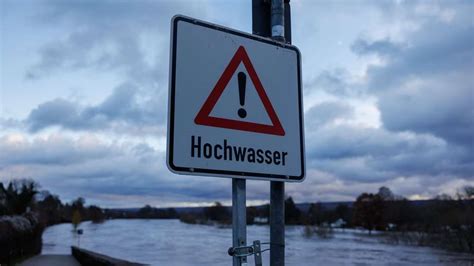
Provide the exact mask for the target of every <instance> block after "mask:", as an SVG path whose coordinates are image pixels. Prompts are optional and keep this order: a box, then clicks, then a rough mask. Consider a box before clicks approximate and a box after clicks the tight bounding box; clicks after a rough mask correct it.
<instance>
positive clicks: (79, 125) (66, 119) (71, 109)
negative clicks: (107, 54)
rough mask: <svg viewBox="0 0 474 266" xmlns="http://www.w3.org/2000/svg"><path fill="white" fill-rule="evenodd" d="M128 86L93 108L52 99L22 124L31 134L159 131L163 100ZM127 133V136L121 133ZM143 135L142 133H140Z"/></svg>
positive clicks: (160, 97)
mask: <svg viewBox="0 0 474 266" xmlns="http://www.w3.org/2000/svg"><path fill="white" fill-rule="evenodd" d="M143 96H144V95H142V93H140V92H139V91H138V88H137V87H135V86H134V85H131V84H123V85H120V86H118V87H116V88H115V89H114V91H113V92H112V94H111V95H110V96H109V97H107V98H106V99H105V100H104V101H103V102H102V103H100V104H98V105H96V106H85V107H84V106H81V105H79V104H78V103H75V102H71V101H68V100H65V99H55V100H52V101H48V102H45V103H42V104H40V105H39V106H38V107H36V108H35V109H33V110H32V111H31V112H30V114H29V116H28V118H27V119H26V120H25V123H26V125H27V126H28V128H29V130H30V131H31V132H37V131H39V130H42V129H45V128H47V127H51V126H59V127H62V128H65V129H71V130H110V129H120V127H122V128H123V129H124V130H126V129H127V128H128V130H129V132H128V133H131V134H133V133H134V131H133V129H131V128H130V127H133V126H143V127H144V128H143V130H146V127H149V128H153V127H156V128H157V129H159V128H162V127H163V124H164V121H165V118H166V117H165V116H166V113H165V109H166V107H165V106H164V104H163V101H162V99H163V96H162V95H161V94H160V92H155V93H152V95H148V94H145V97H143ZM124 133H127V132H124ZM142 133H143V132H142Z"/></svg>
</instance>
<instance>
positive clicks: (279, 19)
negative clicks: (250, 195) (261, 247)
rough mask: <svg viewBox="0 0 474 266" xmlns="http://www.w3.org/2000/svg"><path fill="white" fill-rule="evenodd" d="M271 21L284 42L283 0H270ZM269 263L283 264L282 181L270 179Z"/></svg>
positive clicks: (283, 208) (283, 217)
mask: <svg viewBox="0 0 474 266" xmlns="http://www.w3.org/2000/svg"><path fill="white" fill-rule="evenodd" d="M287 6H289V4H288V5H287ZM288 17H289V13H288ZM271 23H272V25H271V26H272V39H274V40H276V41H279V42H285V5H284V3H283V0H272V5H271ZM270 265H272V266H284V265H285V183H284V182H275V181H272V182H271V184H270Z"/></svg>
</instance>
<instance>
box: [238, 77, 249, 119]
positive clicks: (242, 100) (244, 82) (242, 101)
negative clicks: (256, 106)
mask: <svg viewBox="0 0 474 266" xmlns="http://www.w3.org/2000/svg"><path fill="white" fill-rule="evenodd" d="M237 78H238V80H239V81H238V82H239V100H240V106H242V107H243V106H244V105H245V86H246V85H247V75H245V73H244V72H239V74H237ZM237 114H239V116H240V118H245V117H246V116H247V111H245V109H244V108H239V111H238V112H237Z"/></svg>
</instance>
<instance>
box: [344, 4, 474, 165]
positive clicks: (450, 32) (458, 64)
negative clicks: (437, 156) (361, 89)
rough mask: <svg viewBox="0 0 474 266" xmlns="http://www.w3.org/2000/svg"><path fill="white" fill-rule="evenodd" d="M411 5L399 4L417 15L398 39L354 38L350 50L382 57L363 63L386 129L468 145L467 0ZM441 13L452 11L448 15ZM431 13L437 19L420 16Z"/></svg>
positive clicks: (472, 116) (471, 112)
mask: <svg viewBox="0 0 474 266" xmlns="http://www.w3.org/2000/svg"><path fill="white" fill-rule="evenodd" d="M465 5H467V8H466V7H465ZM414 6H415V8H412V9H411V10H415V11H414V13H413V11H408V10H405V9H409V8H408V7H407V6H406V5H402V6H401V8H402V10H404V12H406V13H407V14H408V15H407V16H408V17H409V18H410V19H413V17H417V18H418V20H420V21H421V22H420V25H419V27H418V28H417V30H415V31H412V32H409V33H408V34H407V35H406V36H405V37H404V41H403V42H397V43H396V42H394V41H391V40H390V39H388V38H386V37H385V38H382V39H378V40H377V39H376V40H368V39H364V38H359V39H358V40H356V41H355V42H354V43H353V45H352V51H353V52H354V53H356V54H358V55H360V56H366V55H376V56H379V57H381V58H384V63H383V64H378V65H372V66H369V68H368V70H367V79H368V84H367V87H368V90H369V91H370V92H372V93H373V94H375V95H376V96H377V97H378V99H379V101H378V102H379V104H378V106H379V110H380V112H381V118H382V122H383V124H384V126H385V127H386V128H387V129H389V130H392V131H398V132H401V131H411V132H416V133H423V134H433V135H435V136H437V137H440V138H443V139H444V140H446V141H449V142H451V143H456V144H458V145H461V146H464V147H466V148H467V149H470V150H471V151H472V150H473V149H474V147H473V146H474V135H473V134H472V132H474V108H473V106H474V87H473V86H474V76H473V75H472V72H473V69H474V45H473V44H474V34H472V33H473V32H474V25H473V24H472V14H470V12H469V11H468V10H469V9H470V10H472V3H471V4H468V3H466V2H462V1H460V2H459V1H458V2H455V3H453V4H452V5H447V6H448V7H447V6H446V5H438V4H433V5H425V4H423V3H422V2H419V3H415V4H414ZM469 7H470V8H469ZM392 8H393V7H392ZM387 10H392V9H390V8H388V9H387ZM447 14H452V15H450V16H449V18H450V19H447ZM433 16H434V17H436V18H438V20H426V19H425V18H426V17H433ZM472 154H473V156H474V152H473V153H472Z"/></svg>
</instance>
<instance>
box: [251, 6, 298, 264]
mask: <svg viewBox="0 0 474 266" xmlns="http://www.w3.org/2000/svg"><path fill="white" fill-rule="evenodd" d="M289 2H290V1H289V0H285V1H284V2H283V0H272V1H271V5H270V4H269V3H268V1H265V0H253V1H252V31H253V34H257V35H260V36H263V37H272V39H274V40H276V41H280V42H285V41H286V42H287V43H291V16H290V4H289ZM270 265H272V266H283V265H285V183H284V182H278V181H271V184H270Z"/></svg>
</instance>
